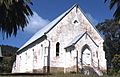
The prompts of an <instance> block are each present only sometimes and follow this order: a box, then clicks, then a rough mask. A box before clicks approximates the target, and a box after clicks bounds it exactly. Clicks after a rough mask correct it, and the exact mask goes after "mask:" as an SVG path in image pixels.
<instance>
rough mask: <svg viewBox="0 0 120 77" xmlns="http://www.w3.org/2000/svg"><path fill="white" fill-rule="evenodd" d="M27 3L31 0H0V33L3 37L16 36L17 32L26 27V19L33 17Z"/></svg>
mask: <svg viewBox="0 0 120 77" xmlns="http://www.w3.org/2000/svg"><path fill="white" fill-rule="evenodd" d="M29 3H31V0H0V31H2V33H3V36H5V35H6V37H9V36H11V35H12V34H13V35H16V34H17V30H20V29H22V30H23V29H24V27H25V26H27V24H28V17H29V16H30V15H33V12H32V10H31V9H30V7H29V5H28V4H29ZM31 4H32V3H31Z"/></svg>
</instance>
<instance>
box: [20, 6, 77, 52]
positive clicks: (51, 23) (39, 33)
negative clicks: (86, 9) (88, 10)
mask: <svg viewBox="0 0 120 77" xmlns="http://www.w3.org/2000/svg"><path fill="white" fill-rule="evenodd" d="M75 6H77V4H75V5H73V6H72V7H71V8H70V9H68V10H67V11H66V12H64V13H63V14H62V15H60V16H59V17H57V18H56V19H55V20H53V21H52V22H50V23H49V24H48V25H47V26H45V27H43V28H42V29H41V30H39V31H38V32H37V33H36V34H35V35H33V37H32V38H31V39H30V40H28V41H27V42H26V43H25V44H24V45H23V46H22V47H21V48H20V49H19V50H18V51H20V50H21V49H23V48H24V47H26V46H28V45H29V44H31V43H33V42H34V41H36V40H37V39H39V38H40V37H42V36H43V35H44V34H46V33H48V32H49V31H50V30H51V29H52V28H53V27H54V26H55V25H56V24H57V23H58V22H59V21H60V20H61V19H62V18H63V17H64V16H66V15H67V14H68V13H69V12H70V11H71V10H72V9H73V8H74V7H75Z"/></svg>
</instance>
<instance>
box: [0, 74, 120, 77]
mask: <svg viewBox="0 0 120 77" xmlns="http://www.w3.org/2000/svg"><path fill="white" fill-rule="evenodd" d="M0 77H99V76H86V75H82V74H49V75H46V74H0ZM101 77H120V76H107V75H105V76H101Z"/></svg>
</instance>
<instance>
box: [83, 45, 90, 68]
mask: <svg viewBox="0 0 120 77" xmlns="http://www.w3.org/2000/svg"><path fill="white" fill-rule="evenodd" d="M81 60H82V61H81V64H82V65H83V66H90V65H91V63H92V53H91V49H90V48H89V46H88V45H87V44H86V45H84V46H83V48H82V54H81Z"/></svg>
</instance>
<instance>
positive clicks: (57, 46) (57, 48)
mask: <svg viewBox="0 0 120 77" xmlns="http://www.w3.org/2000/svg"><path fill="white" fill-rule="evenodd" d="M59 53H60V43H59V42H57V43H56V56H59Z"/></svg>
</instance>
